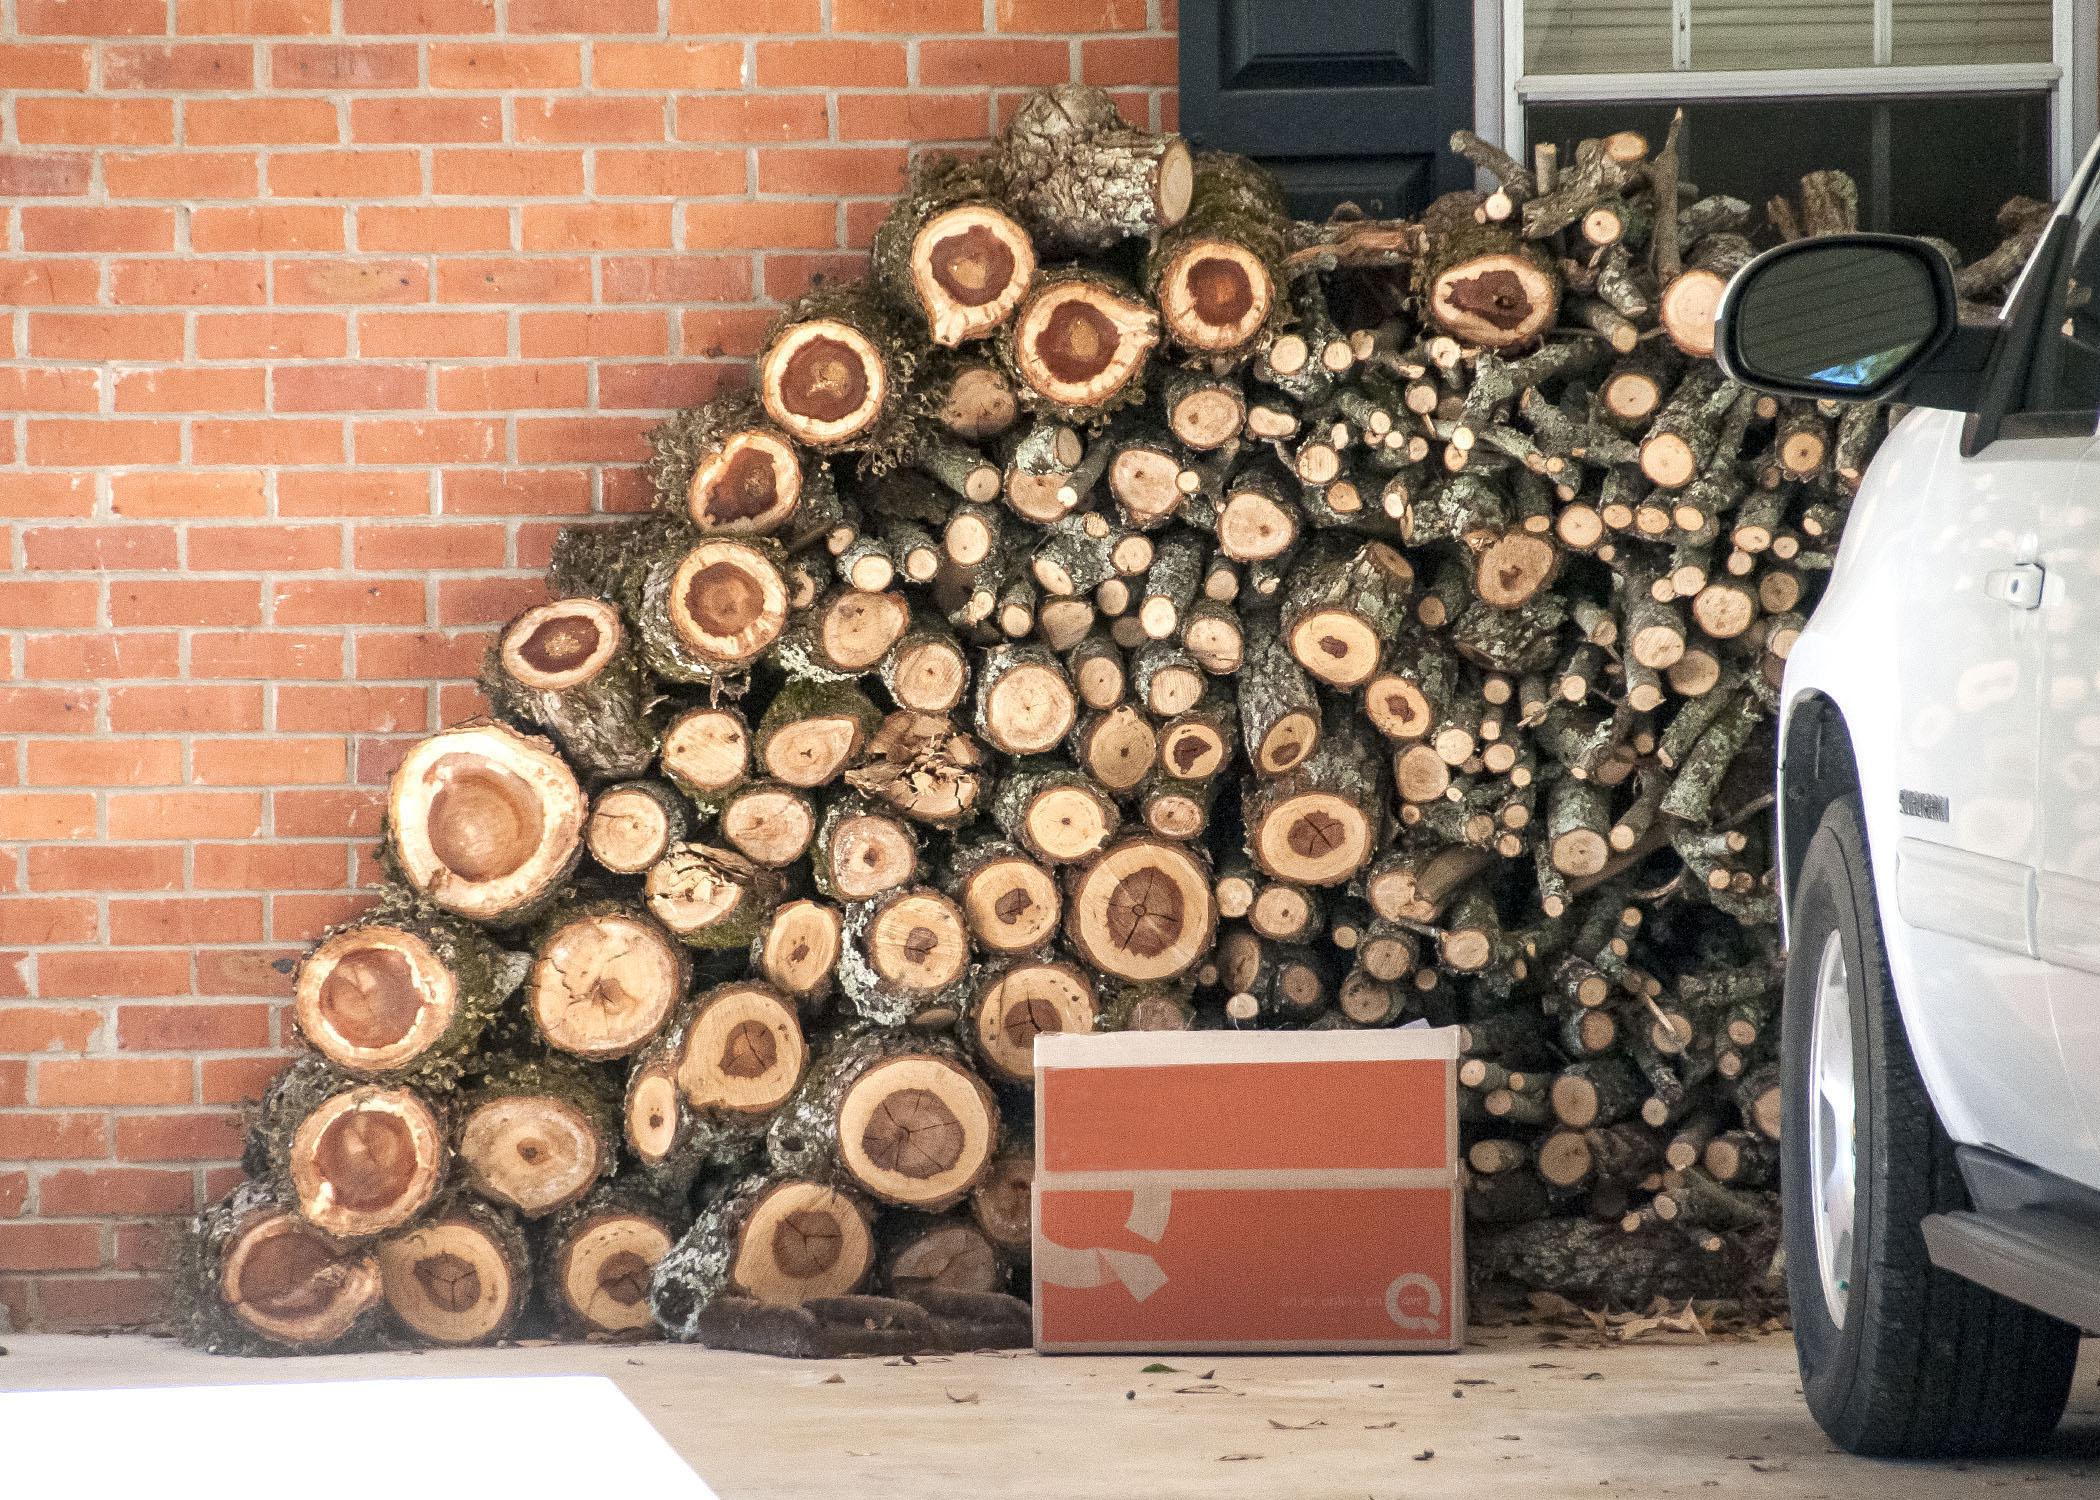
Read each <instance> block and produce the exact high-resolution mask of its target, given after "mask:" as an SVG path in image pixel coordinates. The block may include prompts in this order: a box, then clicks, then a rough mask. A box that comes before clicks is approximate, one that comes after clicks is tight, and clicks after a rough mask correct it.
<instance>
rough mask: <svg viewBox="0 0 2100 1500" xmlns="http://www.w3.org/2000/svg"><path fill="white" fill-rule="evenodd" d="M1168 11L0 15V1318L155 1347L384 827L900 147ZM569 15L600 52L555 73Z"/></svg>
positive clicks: (640, 3)
mask: <svg viewBox="0 0 2100 1500" xmlns="http://www.w3.org/2000/svg"><path fill="white" fill-rule="evenodd" d="M1173 6H1174V0H590V3H585V0H0V20H4V22H5V30H4V34H0V517H4V521H5V524H6V528H7V529H6V535H5V538H4V541H5V549H6V550H5V552H4V553H0V558H4V561H5V564H6V570H5V573H4V576H0V677H4V678H5V679H6V680H5V681H4V682H0V950H4V951H0V1304H4V1305H6V1306H7V1307H8V1308H9V1309H10V1311H11V1312H12V1313H13V1315H14V1318H15V1321H16V1323H17V1324H18V1325H22V1324H28V1325H41V1326H46V1327H74V1326H84V1325H97V1324H107V1323H118V1322H130V1321H139V1320H142V1319H148V1318H151V1317H152V1316H153V1315H154V1313H155V1312H156V1310H157V1307H158V1305H159V1304H158V1299H159V1293H160V1290H161V1280H160V1275H161V1273H162V1272H163V1271H164V1270H165V1267H166V1264H167V1249H168V1246H169V1244H170V1242H171V1238H172V1236H171V1231H172V1229H173V1227H174V1225H175V1223H176V1222H177V1218H178V1216H180V1215H183V1214H186V1213H188V1212H189V1211H190V1210H191V1209H192V1208H193V1207H194V1206H195V1205H196V1204H198V1203H199V1202H200V1201H202V1199H204V1198H205V1197H208V1196H212V1195H216V1194H217V1193H219V1192H220V1191H221V1190H222V1189H223V1188H224V1187H225V1186H226V1185H227V1184H228V1183H229V1182H230V1181H231V1180H232V1179H233V1177H234V1175H235V1173H234V1169H233V1168H232V1167H231V1166H230V1165H229V1163H230V1162H231V1160H232V1158H233V1157H234V1156H235V1155H236V1154H237V1151H238V1141H239V1137H240V1116H239V1112H238V1106H239V1104H240V1102H241V1101H243V1100H245V1099H248V1098H250V1097H252V1096H253V1095H254V1094H255V1092H256V1091H257V1089H258V1088H259V1086H260V1085H261V1084H262V1083H263V1082H264V1081H265V1080H266V1079H267V1078H268V1077H269V1075H270V1074H271V1073H272V1072H273V1070H274V1069H275V1067H276V1065H277V1056H278V1051H279V1049H280V1048H281V1046H282V1045H283V1044H284V1042H285V1041H286V1040H287V1037H286V1027H285V1021H284V1015H283V1011H282V1000H283V997H284V996H285V994H286V992H287V991H288V989H289V985H290V980H289V974H288V971H289V969H290V967H291V961H292V959H293V958H294V956H295V955H296V954H297V953H298V952H299V950H300V947H301V945H302V944H304V943H306V942H307V941H308V940H309V939H310V938H312V937H313V935H314V934H315V933H316V932H317V931H319V930H320V929H321V928H323V927H325V926H326V925H328V924H329V923H331V922H335V921H338V920H340V919H342V918H343V917H345V916H346V915H349V914H350V913H352V912H353V911H355V910H356V908H357V906H358V901H359V898H358V896H357V895H356V894H355V893H356V890H357V888H358V887H359V886H360V885H362V884H364V883H365V882H366V881H367V880H369V879H370V878H371V877H372V874H373V871H372V865H371V862H370V857H369V852H368V850H369V845H370V843H371V840H372V839H373V837H374V835H375V834H376V832H377V827H378V788H379V786H380V785H381V783H382V782H383V781H384V778H385V777H386V775H387V773H388V771H389V770H390V768H391V767H392V765H393V763H394V761H395V759H396V757H397V756H398V755H399V753H400V751H401V749H402V747H403V745H404V744H405V743H406V742H407V741H408V740H409V739H412V738H413V737H414V736H416V735H418V734H421V733H423V732H425V731H428V730H430V729H433V728H436V727H438V726H440V725H442V724H444V723H446V722H448V721H450V720H453V719H455V718H458V717H460V716H462V715H465V714H467V713H469V712H471V711H472V710H473V709H474V708H475V707H476V701H475V694H474V692H473V690H472V688H471V687H469V686H468V685H467V684H466V683H465V682H464V681H463V679H466V678H468V677H470V676H471V674H472V672H473V670H474V668H475V666H476V664H477V663H478V661H479V659H480V656H481V654H482V650H483V647H484V645H485V644H486V641H487V638H488V634H489V628H490V626H491V625H492V624H493V623H494V622H497V621H500V620H501V619H503V618H505V617H506V616H507V615H509V614H510V613H511V612H513V611H514V610H515V609H517V608H518V607H519V606H520V605H521V603H523V602H524V601H526V600H528V599H529V598H531V597H533V596H535V595H536V593H537V591H538V584H537V581H536V570H537V569H538V568H539V567H540V565H541V564H542V563H543V562H544V560H545V558H546V554H547V549H548V546H549V544H550V542H551V540H552V538H553V535H554V533H555V531H556V530H557V529H558V528H559V527H561V526H563V525H565V524H567V523H568V522H570V521H571V520H573V519H574V518H576V517H578V516H580V515H583V514H585V513H588V512H592V511H599V510H608V511H610V510H622V509H628V508H632V507H633V506H635V505H637V504H638V503H640V501H641V491H640V486H639V485H638V483H637V475H636V472H635V470H634V467H633V466H634V464H635V462H636V460H637V459H638V458H639V457H640V456H641V454H642V452H643V442H642V435H643V433H644V432H646V431H647V429H648V428H649V427H650V425H651V424H652V422H653V421H654V420H655V419H656V417H657V416H658V415H659V414H660V413H662V412H663V411H664V410H665V409H667V408H671V407H675V406H679V405H683V404H686V403H689V402H692V401H696V400H699V399H702V398H704V397H705V396H707V395H708V394H709V393H710V392H712V391H713V390H714V389H716V387H717V386H718V385H720V384H721V383H722V382H723V381H725V380H730V379H733V378H736V377H737V376H738V374H739V370H740V367H739V364H738V361H739V360H741V359H742V358H743V357H744V356H746V355H747V354H748V353H749V352H750V350H751V349H752V346H753V342H754V340H755V339H756V338H757V337H758V335H759V332H760V330H761V329H762V328H763V326H764V325H765V323H766V321H767V319H768V317H769V311H768V309H769V308H770V306H771V305H772V304H773V303H775V302H777V301H778V300H780V299H782V298H785V297H789V296H792V295H794V294H795V293H796V292H798V291H800V290H801V289H803V288H804V287H805V286H807V285H808V284H809V282H810V280H811V278H812V277H813V276H818V275H826V274H832V273H837V272H849V271H851V270H853V269H854V268H855V267H856V265H857V264H858V260H857V252H858V251H859V250H860V249H861V248H862V247H864V246H865V244H866V242H867V239H868V236H869V233H870V232H871V230H872V228H873V225H874V224H875V222H876V220H877V219H878V218H879V217H880V215H881V212H882V208H883V198H884V195H886V194H888V193H891V192H893V191H894V189H895V187H896V186H897V184H898V183H899V181H900V175H901V170H902V168H903V166H904V163H905V161H906V158H907V156H908V154H909V153H910V151H911V150H912V149H913V148H914V147H915V146H916V145H918V144H920V143H924V142H967V141H972V140H977V139H981V138H982V137H983V136H985V135H986V134H987V133H988V131H989V130H990V129H991V128H992V127H993V126H994V125H995V124H996V122H997V121H998V120H999V119H1000V118H1002V117H1003V112H1004V111H1005V110H1006V109H1008V108H1010V107H1011V104H1012V102H1013V100H1014V99H1015V98H1016V97H1017V95H1018V91H1019V90H1021V89H1023V88H1025V87H1027V86H1030V85H1035V84H1041V83H1048V82H1054V81H1057V80H1062V79H1066V78H1085V79H1087V80H1089V81H1093V82H1098V83H1102V84H1105V85H1108V86H1110V87H1112V88H1114V89H1115V90H1117V91H1118V92H1119V94H1120V96H1121V98H1122V102H1123V103H1124V107H1125V109H1126V110H1127V111H1128V113H1129V114H1130V115H1131V117H1132V118H1133V119H1137V120H1141V121H1146V122H1149V123H1151V124H1153V125H1163V124H1164V125H1171V124H1172V123H1173V120H1174V96H1173V92H1172V88H1171V84H1172V80H1173V77H1174V66H1175V61H1174V42H1173V27H1174V19H1175V17H1174V9H1173ZM583 18H588V19H589V20H590V21H591V22H593V23H595V25H596V26H597V27H598V28H600V29H598V30H595V31H593V32H592V33H590V34H588V35H579V34H577V33H576V32H574V31H572V30H571V29H570V28H571V26H572V25H573V24H574V23H575V22H577V21H578V20H580V19H583Z"/></svg>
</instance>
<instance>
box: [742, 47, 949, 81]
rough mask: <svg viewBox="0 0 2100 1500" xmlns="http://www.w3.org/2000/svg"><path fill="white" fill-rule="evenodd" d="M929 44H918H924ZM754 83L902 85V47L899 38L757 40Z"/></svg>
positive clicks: (903, 62) (903, 73) (903, 54)
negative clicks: (867, 40) (886, 39)
mask: <svg viewBox="0 0 2100 1500" xmlns="http://www.w3.org/2000/svg"><path fill="white" fill-rule="evenodd" d="M930 45H932V44H931V43H925V42H922V43H921V44H920V47H921V52H922V55H923V51H924V48H926V47H927V46H930ZM757 52H758V86H759V87H760V88H762V89H774V88H813V87H814V88H823V87H826V86H830V87H839V86H842V85H843V86H845V87H849V88H889V87H902V86H903V85H904V83H905V82H906V77H905V49H904V43H903V42H901V41H894V42H841V41H831V40H828V39H827V40H804V41H795V42H760V43H759V44H758V48H757Z"/></svg>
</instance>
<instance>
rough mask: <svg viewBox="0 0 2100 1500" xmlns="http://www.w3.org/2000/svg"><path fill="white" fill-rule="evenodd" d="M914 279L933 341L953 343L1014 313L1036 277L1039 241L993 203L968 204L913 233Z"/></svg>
mask: <svg viewBox="0 0 2100 1500" xmlns="http://www.w3.org/2000/svg"><path fill="white" fill-rule="evenodd" d="M911 279H912V287H913V290H914V291H916V292H917V293H918V297H919V304H920V306H921V307H923V308H924V309H925V310H926V326H927V331H928V332H929V333H931V334H932V336H933V341H934V342H935V343H937V344H942V345H946V346H947V347H949V348H953V347H954V346H955V345H957V344H961V343H964V342H966V341H968V340H970V339H976V338H983V337H984V336H985V335H986V334H988V333H990V332H992V331H993V330H994V329H996V328H997V327H998V326H999V325H1000V324H1002V323H1004V322H1005V321H1006V320H1007V318H1009V317H1010V316H1012V314H1013V310H1014V309H1015V308H1016V307H1018V306H1020V304H1021V299H1022V297H1024V296H1026V295H1027V292H1028V285H1029V283H1030V282H1031V281H1033V280H1034V279H1035V246H1034V244H1033V243H1032V242H1031V241H1030V240H1029V238H1028V234H1027V232H1026V231H1025V230H1023V229H1022V228H1021V226H1020V225H1018V224H1016V223H1015V222H1014V221H1013V220H1012V219H1011V218H1009V217H1008V216H1007V215H1006V214H1004V213H1002V212H1000V211H999V210H998V209H996V208H994V207H992V206H991V205H990V204H984V203H967V204H962V205H960V206H958V207H955V208H951V209H948V210H946V211H945V212H942V213H939V214H936V215H934V216H933V217H932V218H930V219H928V220H927V221H926V223H925V224H924V225H922V226H921V227H920V229H919V232H918V234H917V235H915V236H914V237H913V239H912V247H911Z"/></svg>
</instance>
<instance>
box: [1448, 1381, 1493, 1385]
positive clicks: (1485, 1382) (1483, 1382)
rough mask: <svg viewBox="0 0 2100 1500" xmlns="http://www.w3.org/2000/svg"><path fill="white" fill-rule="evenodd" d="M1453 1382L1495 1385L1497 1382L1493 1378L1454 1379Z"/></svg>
mask: <svg viewBox="0 0 2100 1500" xmlns="http://www.w3.org/2000/svg"><path fill="white" fill-rule="evenodd" d="M1451 1383H1452V1384H1453V1385H1493V1384H1494V1383H1495V1382H1494V1381H1492V1380H1454V1381H1452V1382H1451Z"/></svg>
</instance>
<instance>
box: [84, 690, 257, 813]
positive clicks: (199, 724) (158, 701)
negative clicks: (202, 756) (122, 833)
mask: <svg viewBox="0 0 2100 1500" xmlns="http://www.w3.org/2000/svg"><path fill="white" fill-rule="evenodd" d="M262 711H263V695H262V689H261V688H259V687H231V686H221V685H217V684H210V683H195V684H193V683H157V684H153V685H149V686H141V687H117V688H111V689H110V693H109V727H110V728H111V729H113V730H115V731H116V732H117V733H119V734H126V733H132V732H137V733H141V734H165V733H171V732H179V731H185V730H195V731H198V732H201V733H205V734H212V733H219V734H238V733H241V732H243V731H246V730H256V729H261V728H262V727H263V724H262V718H263V712H262ZM110 832H111V833H112V834H114V833H116V830H115V829H114V828H112V829H111V830H110ZM159 836H160V837H162V838H178V837H180V835H179V834H162V835H159Z"/></svg>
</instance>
